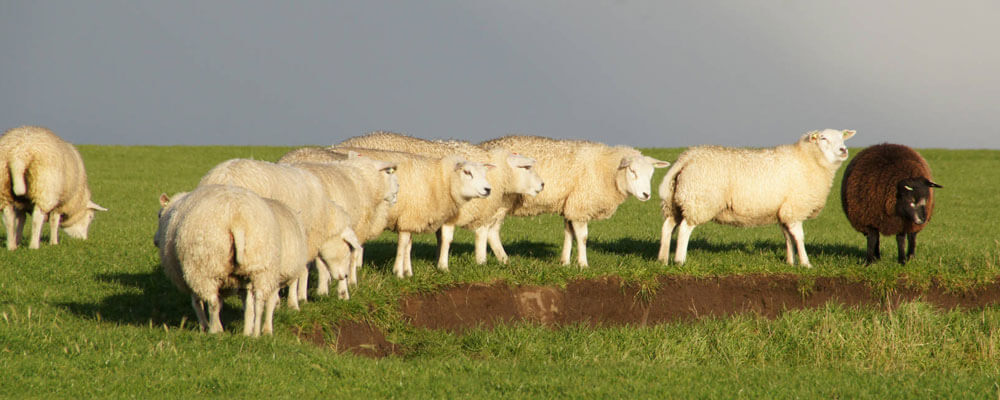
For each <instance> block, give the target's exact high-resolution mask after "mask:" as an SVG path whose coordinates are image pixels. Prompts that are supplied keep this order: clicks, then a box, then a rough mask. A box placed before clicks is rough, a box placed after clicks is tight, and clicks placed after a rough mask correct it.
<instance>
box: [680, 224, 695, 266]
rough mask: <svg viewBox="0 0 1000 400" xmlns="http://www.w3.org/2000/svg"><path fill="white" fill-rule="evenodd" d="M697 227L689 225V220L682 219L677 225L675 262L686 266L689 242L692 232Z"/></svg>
mask: <svg viewBox="0 0 1000 400" xmlns="http://www.w3.org/2000/svg"><path fill="white" fill-rule="evenodd" d="M695 226H697V225H691V224H688V222H687V219H681V223H679V224H677V250H676V251H675V252H674V262H676V263H678V264H684V261H686V260H687V251H688V240H689V239H691V231H693V230H694V227H695Z"/></svg>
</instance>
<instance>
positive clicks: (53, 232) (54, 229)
mask: <svg viewBox="0 0 1000 400" xmlns="http://www.w3.org/2000/svg"><path fill="white" fill-rule="evenodd" d="M61 220H62V214H60V213H58V212H55V211H53V212H51V213H49V244H52V245H56V244H59V222H60V221H61Z"/></svg>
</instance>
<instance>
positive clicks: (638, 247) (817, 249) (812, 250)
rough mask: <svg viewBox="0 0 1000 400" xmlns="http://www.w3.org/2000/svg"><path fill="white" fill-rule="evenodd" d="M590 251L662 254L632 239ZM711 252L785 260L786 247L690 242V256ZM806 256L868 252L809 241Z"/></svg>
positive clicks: (593, 244)
mask: <svg viewBox="0 0 1000 400" xmlns="http://www.w3.org/2000/svg"><path fill="white" fill-rule="evenodd" d="M587 246H588V248H592V249H595V250H598V251H602V252H605V253H611V254H620V255H638V256H641V257H643V258H646V259H649V260H656V258H657V256H658V255H659V252H660V242H659V241H654V240H637V239H632V238H622V239H619V240H616V241H614V242H599V241H588V242H587ZM676 250H677V242H676V240H673V241H671V243H670V252H671V253H670V254H671V257H673V252H674V251H676ZM692 251H696V252H702V251H704V252H709V253H716V254H718V253H728V252H738V253H747V254H755V253H761V252H768V251H771V252H776V253H778V254H780V255H781V256H782V257H784V254H785V243H784V241H782V242H777V241H773V240H755V241H753V242H726V243H713V242H709V241H707V240H705V239H697V238H696V239H691V240H690V241H689V242H688V253H689V255H690V253H691V252H692ZM806 252H807V253H808V254H832V255H840V256H847V257H857V258H864V257H865V249H863V248H861V247H858V246H850V245H844V244H810V243H809V242H808V241H806Z"/></svg>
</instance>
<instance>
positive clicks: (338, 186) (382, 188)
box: [282, 152, 399, 298]
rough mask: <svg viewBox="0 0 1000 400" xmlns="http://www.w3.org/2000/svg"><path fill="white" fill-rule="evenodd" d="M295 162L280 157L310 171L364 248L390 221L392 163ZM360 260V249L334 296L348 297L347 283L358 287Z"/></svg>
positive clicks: (394, 185) (354, 159) (355, 159)
mask: <svg viewBox="0 0 1000 400" xmlns="http://www.w3.org/2000/svg"><path fill="white" fill-rule="evenodd" d="M298 154H300V155H301V154H302V153H301V152H299V153H298ZM330 154H336V153H332V152H330ZM295 158H296V156H292V157H288V156H286V157H282V159H283V160H285V162H287V163H288V165H291V166H293V167H296V168H300V169H303V170H306V171H309V172H311V173H312V174H313V175H316V176H317V177H318V178H319V180H320V182H322V184H323V187H324V188H325V189H326V195H327V197H328V198H329V199H330V200H332V201H333V202H334V203H335V204H337V205H339V206H341V207H343V209H344V210H345V211H346V212H347V215H348V217H349V220H350V227H351V229H352V230H353V231H354V233H355V234H356V235H357V238H358V242H359V243H360V244H362V245H364V243H365V242H366V241H368V240H369V239H373V238H375V237H377V236H378V235H379V234H380V233H382V231H383V230H384V229H385V226H386V224H387V219H388V217H389V208H390V207H392V205H393V204H395V203H396V196H397V194H398V192H399V181H398V179H397V177H396V174H395V170H396V164H395V163H390V162H385V161H379V160H374V159H371V158H369V157H360V156H357V155H352V156H351V158H350V159H348V160H344V161H332V162H318V163H317V162H296V161H293V160H294V159H295ZM362 257H363V249H361V248H358V249H357V250H356V251H355V255H354V257H353V258H352V259H351V260H350V267H349V272H348V276H347V280H340V281H338V289H337V292H338V294H339V295H340V297H341V298H347V297H348V296H349V294H348V293H347V285H348V283H350V284H352V285H356V284H357V283H358V280H357V279H358V278H357V267H358V266H359V265H361V262H362ZM327 279H328V278H327ZM323 281H324V277H323V274H320V285H319V289H320V294H325V293H324V292H323V288H324V285H323Z"/></svg>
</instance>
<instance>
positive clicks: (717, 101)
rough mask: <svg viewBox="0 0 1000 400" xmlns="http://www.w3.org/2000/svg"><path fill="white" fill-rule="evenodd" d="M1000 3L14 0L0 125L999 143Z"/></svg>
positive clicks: (83, 138) (196, 135)
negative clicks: (824, 132)
mask: <svg viewBox="0 0 1000 400" xmlns="http://www.w3.org/2000/svg"><path fill="white" fill-rule="evenodd" d="M997 15H1000V2H996V1H964V0H957V1H949V2H942V1H926V0H916V1H869V0H840V1H793V0H786V1H772V0H762V1H712V0H705V1H636V0H619V1H599V0H585V1H581V0H565V1H550V0H502V1H501V0H495V1H479V0H455V1H438V0H425V1H380V0H364V1H362V0H359V1H289V2H278V1H259V0H241V1H232V0H220V1H189V0H176V1H143V0H128V1H106V0H94V1H28V0H14V1H3V2H0V130H6V129H9V128H13V127H17V126H20V125H42V126H46V127H48V128H50V129H52V130H53V131H55V132H56V134H58V135H60V136H61V137H63V138H64V139H66V140H68V141H70V142H73V143H81V144H120V145H209V144H213V145H214V144H221V145H287V146H298V145H328V144H333V143H337V142H339V141H341V140H343V139H345V138H348V137H351V136H357V135H361V134H364V133H366V132H370V131H374V130H388V131H394V132H400V133H406V134H409V135H412V136H416V137H422V138H427V139H438V138H454V139H462V140H468V141H471V142H480V141H484V140H488V139H491V138H495V137H499V136H503V135H507V134H514V133H517V134H532V135H541V136H549V137H555V138H565V139H571V138H572V139H588V140H595V141H600V142H604V143H608V144H624V145H632V146H638V147H686V146H692V145H699V144H717V145H725V146H751V147H765V146H773V145H777V144H783V143H791V142H794V141H795V140H797V139H798V137H799V136H800V135H802V134H803V133H805V132H808V131H811V130H816V129H824V128H834V129H854V130H857V132H858V133H857V135H856V136H855V137H854V138H852V139H851V140H850V141H848V142H847V143H848V145H850V146H852V147H861V146H867V145H871V144H875V143H881V142H892V143H901V144H906V145H909V146H912V147H917V148H990V149H1000V128H998V127H1000V123H998V122H1000V121H998V119H1000V42H998V40H1000V24H998V23H997V22H996V16H997Z"/></svg>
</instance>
